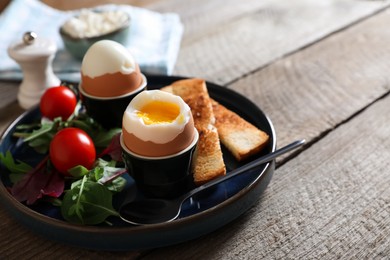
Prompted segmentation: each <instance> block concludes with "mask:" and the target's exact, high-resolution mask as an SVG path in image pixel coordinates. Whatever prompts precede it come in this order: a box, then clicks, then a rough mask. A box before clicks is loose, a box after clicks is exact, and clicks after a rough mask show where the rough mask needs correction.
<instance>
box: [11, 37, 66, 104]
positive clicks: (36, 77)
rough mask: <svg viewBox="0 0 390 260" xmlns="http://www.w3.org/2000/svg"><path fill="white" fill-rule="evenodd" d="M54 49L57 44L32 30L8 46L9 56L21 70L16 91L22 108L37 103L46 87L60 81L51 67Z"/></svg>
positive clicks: (56, 84)
mask: <svg viewBox="0 0 390 260" xmlns="http://www.w3.org/2000/svg"><path fill="white" fill-rule="evenodd" d="M56 51H57V46H56V45H55V43H54V42H53V41H51V40H48V39H42V38H38V37H37V35H36V33H34V32H26V33H25V34H24V35H23V39H22V41H19V42H16V43H14V44H11V45H10V46H9V48H8V54H9V56H10V57H11V58H13V59H14V60H15V61H16V62H17V63H18V64H19V65H20V67H21V69H22V71H23V80H22V83H21V84H20V87H19V92H18V102H19V104H20V106H21V107H22V108H24V109H29V108H31V107H32V106H34V105H36V104H38V103H39V101H40V98H41V96H42V94H43V93H44V92H45V90H46V89H47V88H49V87H52V86H58V85H59V84H60V83H61V81H60V80H59V79H58V78H57V76H56V75H54V73H53V69H52V62H53V59H54V56H55V53H56Z"/></svg>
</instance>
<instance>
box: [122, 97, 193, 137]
mask: <svg viewBox="0 0 390 260" xmlns="http://www.w3.org/2000/svg"><path fill="white" fill-rule="evenodd" d="M152 101H164V102H169V103H174V104H177V105H178V106H179V108H180V112H179V115H178V116H177V117H176V118H175V120H173V121H172V122H167V123H159V124H149V125H146V124H145V123H144V121H143V119H142V118H140V117H139V116H138V115H137V112H138V111H139V110H140V109H141V108H142V107H143V106H144V105H145V104H148V103H149V102H152ZM191 116H192V115H191V109H190V107H189V106H188V105H187V104H186V103H185V102H184V101H183V99H182V98H181V97H179V96H176V95H173V94H171V93H167V92H164V91H161V90H147V91H143V92H141V93H140V94H138V95H137V96H136V97H135V98H134V99H133V100H132V101H131V102H130V104H129V105H128V106H127V108H126V111H125V112H124V115H123V129H124V130H125V131H126V132H128V133H131V134H133V135H135V136H136V137H137V138H139V139H141V140H143V141H145V142H146V141H151V142H153V143H157V144H164V143H168V142H170V141H172V140H173V139H175V137H177V136H178V135H179V134H180V133H182V132H183V131H184V128H185V126H186V125H187V124H188V123H189V122H190V119H191Z"/></svg>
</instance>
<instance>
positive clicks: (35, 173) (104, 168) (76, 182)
mask: <svg viewBox="0 0 390 260" xmlns="http://www.w3.org/2000/svg"><path fill="white" fill-rule="evenodd" d="M80 108H81V107H80V104H78V108H77V109H75V112H74V113H73V114H72V115H71V116H70V117H69V118H68V119H67V120H65V121H63V120H61V118H60V117H59V118H55V119H54V120H48V119H46V118H42V119H41V121H40V122H39V123H32V124H22V125H19V126H17V127H16V131H15V132H14V136H15V137H18V138H22V139H23V141H24V142H25V143H27V144H28V145H29V146H31V147H32V148H34V149H35V150H36V151H37V152H38V153H42V154H47V153H48V150H49V146H50V141H51V140H52V138H53V136H54V135H55V134H56V133H57V132H58V131H59V130H61V129H63V128H66V127H77V128H80V129H82V130H84V131H85V132H87V133H88V135H89V136H90V137H91V138H92V140H93V142H94V145H95V147H96V149H97V150H98V149H99V150H100V151H99V150H98V151H99V153H98V156H97V159H96V162H95V165H94V168H92V169H90V170H88V169H86V168H84V167H83V166H76V167H74V168H72V169H70V170H69V173H70V176H64V175H63V174H61V173H60V172H58V170H56V169H55V167H53V165H52V164H51V162H50V158H49V156H46V157H45V158H44V159H43V160H42V161H41V162H39V164H38V165H37V166H35V167H32V166H31V165H28V164H26V163H25V162H22V161H20V160H18V159H16V158H13V155H12V153H11V152H10V151H6V152H5V153H1V152H0V164H2V165H3V166H4V167H5V168H6V169H7V170H8V171H9V173H10V174H9V178H10V182H11V183H12V185H13V186H12V187H10V188H9V190H10V192H11V194H12V195H13V196H14V197H15V198H16V199H17V200H18V201H20V202H25V203H26V204H27V205H32V204H34V203H37V202H38V201H39V200H41V199H45V200H46V201H52V202H53V205H55V206H59V207H60V211H61V213H62V216H63V217H64V219H65V220H66V221H69V222H71V223H76V224H84V225H95V224H100V223H103V222H105V221H106V218H107V217H109V216H118V212H117V211H116V210H115V209H114V208H113V206H112V198H113V195H114V194H116V193H118V192H120V191H122V190H123V189H124V187H125V185H126V179H125V178H123V177H121V175H122V174H124V173H126V170H125V169H124V167H123V162H122V157H121V148H120V143H119V133H120V132H121V129H120V128H114V129H109V130H106V129H103V128H102V126H100V125H99V124H98V123H97V122H95V121H94V120H93V119H92V118H91V117H89V116H88V115H86V113H83V112H81V109H80Z"/></svg>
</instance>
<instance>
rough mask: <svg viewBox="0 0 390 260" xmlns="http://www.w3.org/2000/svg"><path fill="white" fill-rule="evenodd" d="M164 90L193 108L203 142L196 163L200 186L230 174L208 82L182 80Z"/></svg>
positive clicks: (196, 124) (194, 171)
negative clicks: (216, 125) (215, 124)
mask: <svg viewBox="0 0 390 260" xmlns="http://www.w3.org/2000/svg"><path fill="white" fill-rule="evenodd" d="M162 90H164V91H168V92H171V93H173V94H175V95H178V96H180V97H181V98H182V99H183V100H184V101H185V102H186V103H187V104H188V106H189V107H190V108H191V112H192V116H193V118H194V125H195V128H196V129H197V130H198V132H199V141H198V145H197V148H196V150H195V154H194V159H193V163H192V172H193V178H194V182H195V184H196V185H201V184H203V183H206V182H208V181H210V180H212V179H214V178H216V177H218V176H222V175H225V174H226V167H225V163H224V161H223V157H222V151H221V145H220V140H219V136H218V131H217V129H216V127H215V126H214V123H215V117H214V113H213V108H212V104H211V99H210V97H209V94H208V91H207V87H206V82H205V81H204V80H203V79H185V80H179V81H176V82H174V83H173V84H171V85H170V86H167V87H164V88H163V89H162Z"/></svg>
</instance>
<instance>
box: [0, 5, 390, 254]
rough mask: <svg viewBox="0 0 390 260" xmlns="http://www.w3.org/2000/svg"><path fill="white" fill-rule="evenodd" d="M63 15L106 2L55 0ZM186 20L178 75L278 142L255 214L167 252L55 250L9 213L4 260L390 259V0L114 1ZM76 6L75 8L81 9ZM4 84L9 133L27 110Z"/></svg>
mask: <svg viewBox="0 0 390 260" xmlns="http://www.w3.org/2000/svg"><path fill="white" fill-rule="evenodd" d="M44 1H45V2H46V3H48V4H50V5H52V6H54V7H57V8H60V9H63V10H68V9H75V8H80V7H84V6H92V5H94V4H101V3H103V2H108V1H85V2H81V1H80V2H77V1H51V0H44ZM115 2H116V3H120V4H123V3H126V4H129V3H130V4H134V5H139V6H144V7H147V8H150V9H151V10H155V11H159V12H177V13H179V14H180V15H181V19H182V21H183V23H184V26H185V34H184V37H183V41H182V48H181V51H180V53H179V58H178V61H177V65H176V68H175V74H178V75H183V76H191V77H192V76H196V77H204V78H206V79H208V80H210V81H212V82H216V83H220V84H223V85H225V86H226V87H227V88H230V89H233V90H235V91H237V92H239V93H241V94H243V95H245V96H246V97H248V98H249V99H250V100H252V101H253V102H254V103H256V104H258V106H259V107H260V108H261V109H262V110H264V111H265V112H266V113H267V114H268V115H269V116H270V118H271V120H272V121H273V123H274V125H275V128H276V133H277V139H278V145H279V146H282V145H285V144H287V143H288V142H290V141H292V140H294V139H298V138H305V139H306V140H307V141H308V144H307V145H306V146H305V147H304V149H301V150H300V151H298V152H296V153H294V155H293V156H285V157H282V158H281V159H279V160H278V165H279V167H278V168H277V170H276V172H275V174H274V177H273V179H272V181H271V183H270V185H269V186H268V188H267V189H266V191H265V193H264V194H263V195H262V196H261V198H259V201H258V203H257V204H256V205H254V207H253V208H251V209H250V210H249V211H248V212H247V213H245V214H244V215H243V216H242V217H240V218H239V219H237V220H235V221H233V222H232V223H231V224H229V225H228V226H226V227H224V228H222V229H220V230H217V231H215V232H213V233H212V234H209V235H206V236H204V237H201V238H199V239H196V240H193V241H190V242H186V243H182V244H179V245H175V246H170V247H166V248H159V249H154V250H148V251H132V252H119V253H118V252H99V251H92V250H86V249H83V248H74V247H70V246H67V245H63V244H61V243H56V242H53V241H48V240H47V239H46V238H44V237H40V236H37V235H36V234H34V233H32V232H31V231H30V230H29V229H28V228H25V227H24V226H21V225H20V224H19V223H18V222H16V221H15V220H14V219H12V218H11V217H10V216H9V214H8V213H7V210H6V209H4V208H1V207H0V259H42V258H46V259H56V258H62V259H110V258H114V259H133V258H137V259H386V258H387V257H388V255H389V254H390V239H389V237H390V227H389V222H390V217H389V216H390V214H389V213H390V209H389V202H390V186H389V185H390V184H389V183H390V175H389V174H388V169H389V164H390V140H389V138H388V137H389V135H390V124H389V122H390V96H389V93H390V84H389V82H390V73H389V71H390V62H389V61H390V45H389V44H388V43H389V42H390V31H389V29H388V25H389V24H390V11H389V9H388V8H389V6H390V1H368V0H367V1H355V0H340V1H332V0H326V1H309V0H294V1H283V0H274V1H271V0H265V1H254V0H248V1H232V0H227V1H221V0H212V1H210V0H207V1H206V0H198V1H195V0H188V1H179V0H165V1H158V0H148V1H145V2H144V1H115ZM72 4H73V5H72ZM17 86H18V83H8V82H0V90H1V91H2V93H3V94H2V95H0V131H3V129H5V127H6V125H8V124H9V123H10V122H11V121H12V120H13V119H14V118H16V117H17V116H18V115H20V113H22V111H23V110H22V109H21V108H20V107H19V106H18V104H17V102H16V94H17Z"/></svg>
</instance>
